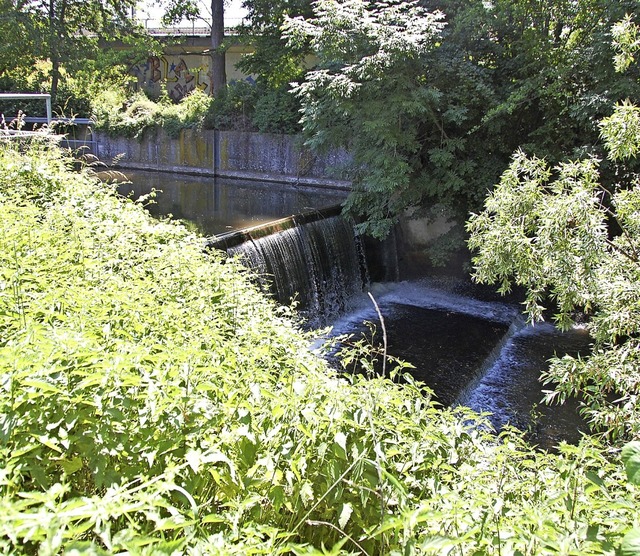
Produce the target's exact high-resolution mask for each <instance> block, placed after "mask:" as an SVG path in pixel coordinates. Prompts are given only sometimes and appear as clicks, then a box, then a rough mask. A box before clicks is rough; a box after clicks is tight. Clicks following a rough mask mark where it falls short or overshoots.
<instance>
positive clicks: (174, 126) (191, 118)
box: [92, 89, 213, 138]
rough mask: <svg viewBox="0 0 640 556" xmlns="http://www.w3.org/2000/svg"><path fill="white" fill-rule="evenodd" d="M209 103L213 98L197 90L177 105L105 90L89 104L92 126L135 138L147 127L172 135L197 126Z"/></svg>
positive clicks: (202, 118)
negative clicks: (92, 119) (162, 130)
mask: <svg viewBox="0 0 640 556" xmlns="http://www.w3.org/2000/svg"><path fill="white" fill-rule="evenodd" d="M212 102H213V99H212V98H211V97H209V96H208V95H207V94H206V93H203V92H202V91H200V90H199V89H196V90H194V91H192V92H191V93H189V94H188V95H187V96H186V97H185V98H183V99H182V100H181V101H180V103H178V104H173V103H172V102H171V101H170V100H168V99H166V98H163V99H160V100H159V101H158V102H154V101H152V100H151V99H149V98H148V97H147V96H146V95H145V94H144V93H136V94H134V95H133V96H131V97H129V98H127V97H126V96H125V94H124V92H123V91H122V90H121V89H120V90H119V89H105V90H104V91H102V93H100V94H98V95H96V97H95V98H94V99H93V103H92V105H93V116H94V118H95V122H96V129H102V130H105V131H107V132H108V133H110V134H113V135H121V136H124V137H139V136H140V135H141V134H142V133H144V131H145V130H147V129H151V128H155V127H162V128H163V129H165V130H166V132H167V134H168V135H169V136H170V137H174V138H175V137H178V136H179V135H180V131H181V130H183V129H188V128H194V127H195V128H201V127H202V126H203V124H204V122H205V119H206V118H207V114H208V113H209V110H210V107H211V106H212Z"/></svg>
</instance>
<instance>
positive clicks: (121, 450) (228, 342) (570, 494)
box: [0, 145, 638, 555]
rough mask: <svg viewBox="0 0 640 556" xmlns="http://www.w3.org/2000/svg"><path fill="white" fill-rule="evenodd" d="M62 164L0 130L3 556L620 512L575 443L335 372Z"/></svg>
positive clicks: (321, 546)
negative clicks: (554, 447) (530, 434)
mask: <svg viewBox="0 0 640 556" xmlns="http://www.w3.org/2000/svg"><path fill="white" fill-rule="evenodd" d="M71 164H72V162H71V161H70V160H67V159H65V158H64V157H62V156H61V154H60V153H59V152H58V151H57V150H55V149H51V148H49V147H47V146H43V147H42V148H35V147H34V148H33V149H30V150H24V151H23V152H19V151H17V150H15V149H13V148H11V147H10V146H6V145H2V146H0V286H1V287H0V330H1V333H0V388H1V389H2V396H0V469H1V470H2V471H1V472H0V551H2V552H3V553H11V554H32V553H36V552H37V553H39V554H43V555H48V554H59V553H63V552H65V553H66V552H68V553H74V552H84V553H91V554H106V553H118V552H129V553H132V554H152V553H154V554H164V553H167V554H169V553H193V554H214V555H215V554H221V555H222V554H225V555H226V554H291V553H293V554H324V553H326V552H325V547H333V551H332V553H333V554H347V553H362V554H442V553H450V552H452V551H454V550H455V551H457V553H460V554H507V553H509V554H515V553H519V554H536V553H548V552H558V553H574V554H604V553H610V554H611V553H613V550H614V548H615V546H616V545H618V544H619V543H620V540H621V539H622V537H623V535H625V533H626V532H627V531H628V530H629V529H630V528H631V527H633V526H634V525H635V526H637V525H638V523H637V519H638V518H637V512H636V507H637V502H638V500H637V492H636V491H635V490H632V489H631V487H627V485H626V483H625V481H624V477H623V476H622V470H621V466H620V465H619V464H618V463H617V462H616V461H613V460H611V459H609V458H608V457H606V456H607V453H606V452H605V451H603V449H602V447H601V446H599V445H598V444H597V443H595V442H591V441H589V440H588V439H585V441H584V442H583V443H582V445H581V446H562V447H560V449H559V453H558V454H555V455H554V454H543V453H536V452H534V451H532V449H531V448H529V447H528V446H526V445H525V444H524V443H522V441H521V439H520V437H519V436H518V434H517V433H511V432H506V433H504V434H503V435H502V436H500V437H498V438H496V437H493V436H491V435H490V433H489V432H488V431H486V430H485V428H483V427H478V426H477V424H478V422H479V418H478V417H477V416H474V415H472V414H471V413H470V412H468V411H467V410H464V409H456V410H443V409H439V408H438V407H437V406H436V405H435V404H434V403H433V402H432V401H431V400H430V393H429V392H428V391H425V390H424V389H423V388H422V387H421V386H420V385H419V384H415V383H413V382H411V380H410V379H408V380H407V384H402V385H401V384H396V383H393V382H392V381H391V380H389V379H385V378H376V379H371V380H368V379H366V378H364V377H363V376H361V375H360V374H354V375H352V376H349V377H341V376H338V375H336V374H335V373H334V372H333V371H331V370H330V369H329V368H328V367H327V365H326V364H325V363H324V362H323V361H322V360H321V359H319V358H317V357H316V356H315V355H313V354H312V353H311V352H310V351H309V349H308V344H307V342H308V338H306V337H305V336H303V335H302V334H301V333H300V332H299V331H298V330H297V328H296V325H295V321H294V320H293V319H292V318H291V315H290V314H289V313H288V311H287V310H286V309H282V308H278V307H276V306H275V305H274V304H273V303H272V302H270V301H268V300H266V299H265V298H263V297H262V296H261V295H260V294H259V293H258V292H257V291H256V289H255V288H254V287H253V286H252V285H251V284H250V281H249V280H248V279H247V276H246V271H244V270H243V269H242V268H241V267H240V266H238V265H237V264H236V262H235V261H233V260H227V261H225V264H221V262H222V261H221V255H219V254H215V253H211V254H205V253H203V251H202V242H201V239H200V238H198V237H197V236H195V235H192V234H190V233H189V232H188V231H187V230H186V229H185V228H183V227H181V226H179V225H177V224H174V223H171V222H161V221H154V220H152V219H151V217H149V216H148V214H146V213H145V212H144V210H143V208H142V207H141V206H140V205H139V204H136V203H133V202H131V201H126V200H123V199H120V198H118V197H117V195H116V194H115V193H114V190H113V189H112V188H111V187H110V186H108V185H106V184H102V183H99V182H98V181H96V180H95V179H93V178H91V176H90V175H89V174H88V173H86V172H81V173H72V172H71V171H70V170H68V168H69V167H70V166H71ZM348 357H349V358H348V359H347V361H353V362H360V363H361V364H364V365H365V370H366V369H367V368H370V367H369V363H370V362H369V355H367V351H366V349H363V350H362V351H359V349H356V350H355V351H353V352H351V353H350V354H349V356H348ZM327 550H328V548H327Z"/></svg>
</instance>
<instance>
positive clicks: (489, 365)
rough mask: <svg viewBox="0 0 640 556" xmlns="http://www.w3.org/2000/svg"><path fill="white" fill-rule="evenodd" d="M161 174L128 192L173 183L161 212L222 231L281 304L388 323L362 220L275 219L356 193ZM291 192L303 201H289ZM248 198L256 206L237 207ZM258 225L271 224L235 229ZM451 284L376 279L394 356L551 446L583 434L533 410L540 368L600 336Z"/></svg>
mask: <svg viewBox="0 0 640 556" xmlns="http://www.w3.org/2000/svg"><path fill="white" fill-rule="evenodd" d="M159 176H162V177H163V179H164V178H166V177H167V176H166V175H164V174H163V175H160V174H153V175H152V178H153V179H150V178H149V176H146V177H145V179H144V180H135V181H137V182H138V186H140V187H137V186H136V187H137V188H134V189H127V190H126V191H127V192H132V193H133V195H134V197H137V196H139V195H142V194H145V193H148V192H149V190H150V189H151V188H153V187H155V188H156V189H162V190H164V193H162V192H160V193H158V197H157V202H158V205H152V207H156V208H157V212H158V214H167V213H172V214H174V215H177V216H178V217H181V218H186V219H188V220H191V221H194V222H196V223H197V224H198V226H199V228H200V230H201V231H202V233H204V234H220V235H217V236H216V237H214V238H212V239H211V240H210V241H209V242H208V244H209V246H210V247H215V248H219V249H223V250H226V251H227V252H228V253H229V254H231V255H232V256H238V257H241V258H242V259H244V261H245V262H246V264H247V266H249V267H251V268H252V269H253V272H254V273H255V275H256V277H257V278H258V279H259V280H261V281H262V284H263V285H264V287H265V289H268V290H269V291H271V292H272V294H273V295H274V297H275V298H276V299H277V300H278V301H280V302H282V303H289V302H290V300H291V298H292V297H293V298H295V299H296V300H297V303H298V308H300V309H303V316H304V317H306V319H307V321H308V323H309V324H310V325H311V326H318V325H325V324H333V329H334V332H335V333H336V334H339V333H347V334H348V333H354V334H358V333H360V332H362V331H365V332H367V333H368V328H367V327H365V326H363V324H362V323H363V321H365V320H368V321H372V322H377V320H378V315H377V312H376V311H375V310H374V307H373V305H372V303H371V301H370V299H369V298H368V296H367V295H366V294H364V293H363V289H364V287H365V285H366V284H368V282H369V279H368V272H367V265H366V264H365V256H364V249H363V245H362V243H361V241H360V238H359V237H358V236H357V235H356V234H355V233H354V229H353V226H352V224H351V223H350V222H348V221H346V220H344V219H342V218H341V217H340V216H339V214H340V212H341V211H340V207H339V206H335V207H332V208H330V209H320V210H313V211H311V212H306V213H302V214H299V215H298V216H295V217H290V218H285V219H282V220H276V221H274V220H273V219H274V218H278V217H279V216H281V215H283V214H292V213H296V212H299V211H301V210H307V211H309V207H316V208H317V207H321V206H327V205H328V204H331V203H339V202H341V201H342V198H343V197H344V195H345V193H344V192H331V191H326V190H318V191H315V192H310V191H309V190H307V189H305V190H304V191H302V190H299V188H293V189H292V187H291V186H290V185H287V186H283V187H280V188H277V187H276V186H274V185H273V184H269V186H268V187H267V186H265V185H264V184H262V185H261V184H255V183H247V184H238V183H235V182H234V183H233V184H228V185H229V187H226V186H225V185H224V184H222V183H219V182H217V181H214V182H213V183H212V182H211V180H202V178H190V177H185V176H169V177H170V178H171V179H170V180H169V181H170V183H165V181H163V182H162V183H157V182H156V178H158V179H159ZM174 182H175V183H174ZM123 187H125V186H123ZM123 193H124V191H123ZM311 193H314V195H311ZM288 196H291V199H290V200H291V202H284V200H283V199H284V198H285V197H287V198H289V197H288ZM296 199H297V200H296ZM294 201H295V202H294ZM245 205H246V206H245ZM240 207H244V208H246V209H247V210H248V212H245V211H244V208H243V210H238V211H236V210H235V209H236V208H240ZM258 222H263V224H262V225H260V226H257V227H254V228H248V229H246V228H245V229H243V230H240V231H236V232H226V233H225V231H226V230H229V229H236V230H238V229H239V228H242V227H243V226H247V225H254V226H255V225H256V224H257V223H258ZM265 222H267V223H266V224H264V223H265ZM392 243H393V242H391V244H392ZM380 247H381V246H379V245H378V246H373V249H367V250H368V253H367V260H369V261H370V263H371V265H370V268H371V269H372V276H375V280H376V281H385V280H388V279H389V278H390V279H391V280H394V279H396V280H397V278H398V277H397V275H396V274H395V273H394V269H395V268H396V267H395V266H394V262H396V263H397V259H396V257H394V256H390V254H391V253H392V251H388V250H387V249H386V248H385V249H380ZM386 247H388V246H386ZM367 248H369V245H367ZM372 254H373V256H372ZM445 282H446V283H442V282H441V281H433V280H431V281H429V280H415V281H411V282H401V283H386V284H380V283H377V284H374V285H373V286H372V287H373V293H374V294H375V299H376V302H377V304H378V305H379V308H380V310H381V313H382V315H383V318H384V320H385V324H386V331H387V336H388V348H389V349H388V353H390V354H391V355H394V356H397V357H399V358H401V359H403V360H405V361H408V362H410V363H412V364H413V365H414V367H415V369H414V370H413V371H412V374H413V375H414V376H415V378H416V379H418V380H419V381H422V382H424V383H425V384H426V385H428V386H430V387H431V388H432V389H433V390H434V392H435V394H436V397H437V399H438V400H439V401H440V402H441V403H443V404H444V405H456V404H464V405H469V406H471V407H472V408H473V409H476V410H478V411H489V412H491V413H492V415H491V417H490V418H491V420H492V422H493V424H494V425H495V427H496V429H499V428H500V427H501V426H503V425H504V424H506V423H510V424H515V425H517V426H520V427H521V428H527V429H528V430H529V431H531V430H532V429H535V430H534V432H536V433H538V436H537V437H536V438H535V440H536V442H540V443H541V444H543V445H547V446H549V447H550V446H552V445H554V444H556V443H557V441H558V440H560V439H567V440H575V439H576V437H577V434H578V430H579V428H581V427H582V428H583V430H584V426H583V424H582V423H581V422H580V421H579V420H578V419H576V412H575V405H574V406H573V407H571V406H570V405H567V404H565V405H564V406H562V407H544V406H539V407H538V409H536V411H535V413H536V414H537V415H536V419H534V420H531V409H532V407H535V404H537V403H539V402H540V400H541V399H542V397H543V394H542V391H541V386H540V384H539V382H538V377H539V374H540V371H541V370H542V369H543V368H544V367H545V366H546V364H547V360H548V359H549V357H551V356H552V355H553V354H554V352H557V353H558V354H560V355H562V354H563V353H576V352H581V353H586V352H588V344H589V339H588V336H586V334H585V333H584V332H580V331H574V332H573V333H571V334H568V335H561V334H559V333H558V332H557V331H556V330H555V329H554V328H553V327H551V326H549V325H544V326H536V327H535V328H531V327H527V326H524V324H523V323H522V322H521V321H519V312H520V308H519V307H518V306H517V305H510V304H506V303H503V302H499V301H496V300H495V298H486V297H484V295H481V296H480V297H479V298H478V297H477V295H476V294H477V293H478V292H474V293H471V294H470V296H469V295H467V294H468V293H469V292H468V290H467V286H466V285H465V286H463V287H458V286H457V285H456V284H455V283H454V282H452V281H450V280H447V281H445ZM458 294H462V295H458ZM344 309H347V310H346V311H344V314H343V315H342V316H339V313H340V312H342V311H343V310H344ZM378 330H379V328H378ZM377 341H379V338H375V340H374V342H373V343H375V342H377ZM543 439H544V440H543Z"/></svg>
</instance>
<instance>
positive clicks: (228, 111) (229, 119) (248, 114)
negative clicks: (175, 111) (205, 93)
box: [205, 81, 258, 131]
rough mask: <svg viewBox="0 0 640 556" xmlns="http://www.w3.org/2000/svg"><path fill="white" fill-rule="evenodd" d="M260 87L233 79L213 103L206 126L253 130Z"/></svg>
mask: <svg viewBox="0 0 640 556" xmlns="http://www.w3.org/2000/svg"><path fill="white" fill-rule="evenodd" d="M257 96H258V89H257V88H256V86H255V85H253V84H251V83H249V82H248V81H233V82H232V83H229V85H228V86H227V88H226V89H225V90H224V91H223V92H222V93H221V94H220V95H218V96H217V97H216V98H215V99H214V100H213V103H212V104H211V107H210V110H209V114H208V115H207V118H206V120H205V126H206V127H207V128H209V129H224V130H239V131H253V124H252V119H253V113H254V111H255V104H256V100H257Z"/></svg>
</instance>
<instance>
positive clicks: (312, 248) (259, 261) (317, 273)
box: [210, 210, 368, 325]
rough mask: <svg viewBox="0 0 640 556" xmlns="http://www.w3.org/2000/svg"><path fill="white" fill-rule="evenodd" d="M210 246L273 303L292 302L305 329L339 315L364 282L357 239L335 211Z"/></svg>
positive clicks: (247, 232) (284, 222)
mask: <svg viewBox="0 0 640 556" xmlns="http://www.w3.org/2000/svg"><path fill="white" fill-rule="evenodd" d="M210 246H213V247H218V248H224V249H225V250H226V252H227V254H228V255H229V256H232V257H233V256H237V257H239V258H240V260H242V261H243V262H244V263H245V265H246V266H248V267H250V268H251V269H252V270H253V271H254V272H255V274H256V275H257V277H258V280H259V281H260V282H261V284H262V285H263V286H265V287H266V288H268V289H269V291H270V292H271V294H272V295H273V297H274V298H275V299H276V300H277V301H278V302H280V303H283V304H288V303H290V302H291V300H295V301H296V303H297V306H298V309H299V310H300V312H301V313H302V314H303V316H305V317H306V319H307V320H308V322H309V323H310V324H311V325H319V324H322V323H323V322H324V321H326V319H328V318H330V317H331V316H334V315H336V314H337V313H339V312H341V311H343V310H344V309H345V308H346V307H347V305H348V303H349V300H351V299H353V298H354V297H355V296H356V295H357V294H359V293H361V292H362V290H363V287H364V285H365V284H366V283H367V282H368V272H367V265H366V261H365V256H364V252H363V248H362V244H361V242H360V238H359V237H358V236H357V235H356V233H355V231H354V226H353V223H352V222H350V221H349V220H347V219H345V218H343V217H342V216H340V215H339V214H336V211H335V210H334V211H331V210H329V211H324V212H314V213H311V214H306V215H300V216H297V217H292V218H288V219H284V220H282V221H278V222H275V223H271V224H270V225H269V226H267V227H259V228H254V229H249V230H243V231H242V232H238V233H235V234H229V235H227V236H226V237H224V238H218V239H214V240H212V242H210Z"/></svg>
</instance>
